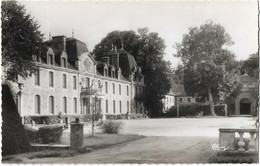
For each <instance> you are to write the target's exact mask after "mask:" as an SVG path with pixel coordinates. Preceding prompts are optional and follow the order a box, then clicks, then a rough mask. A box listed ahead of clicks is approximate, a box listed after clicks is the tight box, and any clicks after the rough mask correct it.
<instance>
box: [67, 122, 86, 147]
mask: <svg viewBox="0 0 260 166" xmlns="http://www.w3.org/2000/svg"><path fill="white" fill-rule="evenodd" d="M83 127H84V126H83V124H81V123H74V124H71V125H70V146H71V147H75V148H79V147H82V146H83V142H84V135H83Z"/></svg>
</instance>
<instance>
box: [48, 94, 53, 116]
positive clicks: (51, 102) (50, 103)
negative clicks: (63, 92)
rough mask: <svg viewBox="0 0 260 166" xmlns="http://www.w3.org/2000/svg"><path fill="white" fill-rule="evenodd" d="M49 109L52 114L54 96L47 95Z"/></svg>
mask: <svg viewBox="0 0 260 166" xmlns="http://www.w3.org/2000/svg"><path fill="white" fill-rule="evenodd" d="M49 110H50V113H51V114H54V97H53V96H50V97H49Z"/></svg>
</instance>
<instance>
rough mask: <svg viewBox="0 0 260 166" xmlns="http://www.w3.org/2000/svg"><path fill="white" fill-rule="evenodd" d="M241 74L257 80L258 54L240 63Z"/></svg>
mask: <svg viewBox="0 0 260 166" xmlns="http://www.w3.org/2000/svg"><path fill="white" fill-rule="evenodd" d="M242 63H243V65H242V68H241V72H242V74H243V73H247V74H248V75H249V76H251V77H252V78H255V79H258V78H259V54H258V52H257V53H255V54H251V55H249V58H248V59H247V60H245V61H243V62H242Z"/></svg>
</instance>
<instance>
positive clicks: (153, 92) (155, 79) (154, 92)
mask: <svg viewBox="0 0 260 166" xmlns="http://www.w3.org/2000/svg"><path fill="white" fill-rule="evenodd" d="M112 44H113V45H115V46H116V47H117V48H121V47H122V44H123V47H124V49H125V50H126V51H128V52H129V53H131V54H132V55H133V56H134V58H135V60H136V62H137V64H138V65H139V66H140V67H141V68H142V72H143V74H144V76H145V79H144V83H145V88H146V90H145V91H146V95H145V102H144V103H145V108H146V109H147V110H148V111H149V113H150V116H152V117H156V116H159V114H160V112H161V110H162V98H163V97H164V95H165V94H167V93H168V92H169V89H170V83H169V80H168V78H167V72H169V69H170V63H169V62H166V61H164V60H163V55H164V49H165V47H166V46H165V44H164V40H163V39H162V38H160V37H159V34H158V33H154V32H150V33H149V30H148V28H140V29H138V31H137V33H136V32H135V31H113V32H110V33H108V35H107V36H106V37H105V38H104V39H103V40H102V41H101V42H100V43H99V44H97V45H96V46H95V48H94V50H93V54H94V55H95V56H96V59H100V58H101V57H102V56H103V54H104V53H105V52H106V51H108V50H110V49H111V45H112Z"/></svg>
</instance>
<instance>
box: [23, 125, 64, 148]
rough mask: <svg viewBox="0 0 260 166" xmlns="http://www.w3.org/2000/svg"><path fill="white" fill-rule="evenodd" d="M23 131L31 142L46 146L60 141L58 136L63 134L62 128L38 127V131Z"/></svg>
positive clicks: (29, 128)
mask: <svg viewBox="0 0 260 166" xmlns="http://www.w3.org/2000/svg"><path fill="white" fill-rule="evenodd" d="M25 130H26V133H27V135H28V137H29V140H30V141H31V142H36V143H43V144H47V143H53V142H57V141H58V140H59V139H60V136H61V135H62V133H63V126H62V125H51V126H43V127H40V128H39V130H37V129H34V128H31V127H25Z"/></svg>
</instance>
